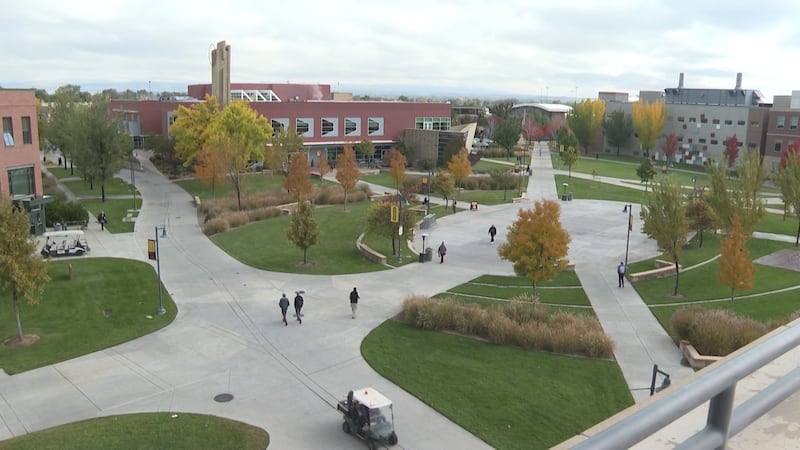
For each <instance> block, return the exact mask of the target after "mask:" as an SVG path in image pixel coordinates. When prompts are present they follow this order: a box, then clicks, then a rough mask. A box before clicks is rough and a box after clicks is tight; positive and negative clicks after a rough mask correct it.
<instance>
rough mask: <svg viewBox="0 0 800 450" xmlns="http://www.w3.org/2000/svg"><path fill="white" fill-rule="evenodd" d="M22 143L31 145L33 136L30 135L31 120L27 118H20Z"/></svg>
mask: <svg viewBox="0 0 800 450" xmlns="http://www.w3.org/2000/svg"><path fill="white" fill-rule="evenodd" d="M22 143H23V144H33V135H32V134H31V118H30V117H29V116H23V117H22Z"/></svg>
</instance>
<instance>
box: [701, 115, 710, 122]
mask: <svg viewBox="0 0 800 450" xmlns="http://www.w3.org/2000/svg"><path fill="white" fill-rule="evenodd" d="M700 122H701V123H708V117H706V115H705V114H702V115H700Z"/></svg>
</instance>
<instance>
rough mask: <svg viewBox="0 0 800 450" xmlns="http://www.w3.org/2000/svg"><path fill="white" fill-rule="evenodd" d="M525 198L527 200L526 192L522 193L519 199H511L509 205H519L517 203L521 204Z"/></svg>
mask: <svg viewBox="0 0 800 450" xmlns="http://www.w3.org/2000/svg"><path fill="white" fill-rule="evenodd" d="M527 198H528V193H527V192H523V193H522V194H521V195H520V196H519V197H514V198H512V199H511V203H519V202H521V201H523V200H526V199H527Z"/></svg>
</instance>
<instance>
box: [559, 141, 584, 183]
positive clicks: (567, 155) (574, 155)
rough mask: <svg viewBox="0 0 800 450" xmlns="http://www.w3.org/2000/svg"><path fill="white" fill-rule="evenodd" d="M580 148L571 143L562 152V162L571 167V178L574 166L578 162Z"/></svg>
mask: <svg viewBox="0 0 800 450" xmlns="http://www.w3.org/2000/svg"><path fill="white" fill-rule="evenodd" d="M579 155H580V153H578V149H576V148H575V147H574V146H572V145H570V146H569V147H567V148H566V149H564V151H563V152H561V162H562V163H564V165H565V166H567V167H569V178H572V166H573V165H575V164H576V163H577V162H578V156H579Z"/></svg>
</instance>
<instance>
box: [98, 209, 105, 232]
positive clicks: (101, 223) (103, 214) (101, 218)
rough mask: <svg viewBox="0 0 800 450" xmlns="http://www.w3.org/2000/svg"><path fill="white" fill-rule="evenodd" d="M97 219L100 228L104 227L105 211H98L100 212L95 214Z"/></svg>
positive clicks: (103, 228)
mask: <svg viewBox="0 0 800 450" xmlns="http://www.w3.org/2000/svg"><path fill="white" fill-rule="evenodd" d="M97 221H98V222H100V230H105V229H106V212H105V211H100V214H98V215H97Z"/></svg>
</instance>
